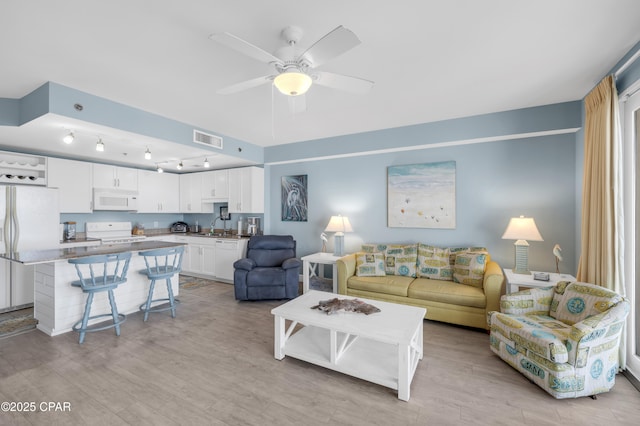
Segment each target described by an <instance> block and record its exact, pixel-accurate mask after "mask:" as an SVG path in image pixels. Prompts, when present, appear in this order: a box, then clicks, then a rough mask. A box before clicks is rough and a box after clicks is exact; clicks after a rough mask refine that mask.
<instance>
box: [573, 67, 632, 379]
mask: <svg viewBox="0 0 640 426" xmlns="http://www.w3.org/2000/svg"><path fill="white" fill-rule="evenodd" d="M584 103H585V112H586V118H585V130H584V176H583V181H582V226H581V240H582V243H581V247H580V262H579V264H578V273H577V279H578V281H583V282H588V283H593V284H597V285H600V286H603V287H606V288H608V289H611V290H613V291H615V292H616V293H618V294H621V295H624V294H625V287H624V271H623V262H624V257H623V256H624V251H623V247H624V229H623V219H624V217H623V214H622V212H623V209H622V197H623V191H622V189H623V188H622V156H621V152H622V140H621V138H620V113H619V104H618V92H617V90H616V85H615V80H614V78H613V76H608V77H605V78H604V79H603V80H602V81H601V82H600V84H598V85H597V86H596V87H595V88H594V89H593V90H592V91H591V93H589V94H588V95H587V97H586V98H585V100H584ZM624 336H625V334H624V333H623V337H622V338H621V342H620V353H619V363H620V367H621V368H622V369H624V368H625V366H626V351H625V339H624Z"/></svg>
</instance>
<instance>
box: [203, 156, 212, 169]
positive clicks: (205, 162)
mask: <svg viewBox="0 0 640 426" xmlns="http://www.w3.org/2000/svg"><path fill="white" fill-rule="evenodd" d="M204 166H205V167H206V168H207V169H208V168H209V167H210V166H211V164H209V160H207V159H206V158H205V159H204Z"/></svg>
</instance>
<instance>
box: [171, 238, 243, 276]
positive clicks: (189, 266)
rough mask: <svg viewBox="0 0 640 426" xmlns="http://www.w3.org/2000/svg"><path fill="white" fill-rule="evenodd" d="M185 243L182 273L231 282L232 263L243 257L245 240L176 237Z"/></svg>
mask: <svg viewBox="0 0 640 426" xmlns="http://www.w3.org/2000/svg"><path fill="white" fill-rule="evenodd" d="M176 241H178V242H185V243H187V246H186V247H185V252H184V258H183V260H182V272H183V273H184V274H185V275H189V274H193V275H196V276H205V277H207V278H215V279H218V280H221V281H226V282H233V263H234V262H235V261H236V260H238V259H240V258H242V257H244V256H245V253H246V250H247V242H248V240H247V239H240V240H234V239H226V238H209V237H189V236H184V237H176Z"/></svg>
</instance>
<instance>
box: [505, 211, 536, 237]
mask: <svg viewBox="0 0 640 426" xmlns="http://www.w3.org/2000/svg"><path fill="white" fill-rule="evenodd" d="M502 239H503V240H529V241H544V240H543V239H542V235H540V232H539V231H538V227H537V226H536V222H535V221H534V220H533V218H532V217H524V216H520V217H514V218H511V220H510V221H509V225H508V226H507V229H506V230H505V231H504V234H503V235H502Z"/></svg>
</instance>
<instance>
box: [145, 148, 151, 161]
mask: <svg viewBox="0 0 640 426" xmlns="http://www.w3.org/2000/svg"><path fill="white" fill-rule="evenodd" d="M144 159H145V160H151V151H149V147H147V150H146V151H145V152H144Z"/></svg>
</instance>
